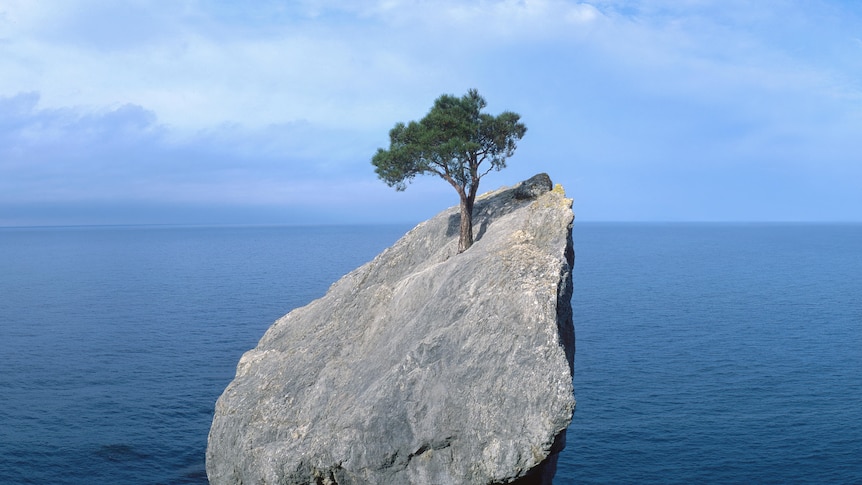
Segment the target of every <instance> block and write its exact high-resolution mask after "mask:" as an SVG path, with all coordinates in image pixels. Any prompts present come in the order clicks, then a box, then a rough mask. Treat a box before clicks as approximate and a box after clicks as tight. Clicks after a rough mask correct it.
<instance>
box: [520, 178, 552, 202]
mask: <svg viewBox="0 0 862 485" xmlns="http://www.w3.org/2000/svg"><path fill="white" fill-rule="evenodd" d="M552 187H553V184H552V183H551V177H549V176H548V174H546V173H540V174H537V175H533V176H532V177H530V178H529V179H527V180H524V181H523V182H521V183H520V184H518V185H516V186H515V198H516V199H535V198H536V197H538V196H540V195H542V194H544V193H545V192H547V191H549V190H551V188H552Z"/></svg>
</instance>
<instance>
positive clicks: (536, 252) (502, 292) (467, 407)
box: [207, 174, 575, 485]
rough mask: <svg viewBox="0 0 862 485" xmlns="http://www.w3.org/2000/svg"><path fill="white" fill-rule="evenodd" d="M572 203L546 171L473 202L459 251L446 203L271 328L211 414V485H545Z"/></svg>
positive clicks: (560, 357) (568, 398)
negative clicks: (468, 240) (468, 239)
mask: <svg viewBox="0 0 862 485" xmlns="http://www.w3.org/2000/svg"><path fill="white" fill-rule="evenodd" d="M571 203H572V201H571V199H567V198H566V197H565V194H564V193H563V191H562V188H560V187H559V186H557V188H554V189H551V181H550V179H549V178H548V177H547V175H544V174H542V175H538V176H536V177H533V178H532V179H530V180H529V181H526V182H523V183H521V184H520V185H518V186H516V187H514V188H503V189H500V190H497V191H494V192H490V193H487V194H484V195H482V196H480V197H479V198H478V199H477V201H476V205H475V208H474V209H475V210H474V214H475V217H474V227H475V228H476V242H475V244H474V245H473V246H472V247H471V248H470V249H469V250H467V251H466V252H464V253H461V254H457V244H458V227H459V225H458V223H459V215H458V208H457V207H453V208H451V209H449V210H446V211H444V212H442V213H441V214H439V215H438V216H436V217H434V218H433V219H431V220H428V221H426V222H424V223H422V224H419V225H418V226H417V227H416V228H414V229H413V230H411V231H410V232H409V233H407V234H406V235H405V236H404V237H403V238H401V239H400V240H399V241H398V242H396V243H395V244H394V245H393V246H392V247H390V248H389V249H387V250H385V251H384V252H383V253H381V254H380V255H379V256H377V257H376V258H375V259H374V260H373V261H371V262H369V263H367V264H365V265H363V266H362V267H360V268H358V269H356V270H355V271H353V272H351V273H349V274H348V275H346V276H344V277H343V278H342V279H341V280H339V281H338V282H336V283H335V284H333V285H332V287H331V288H330V289H329V291H328V292H327V294H326V295H325V296H324V297H323V298H320V299H318V300H316V301H313V302H311V303H310V304H308V305H307V306H305V307H302V308H298V309H296V310H293V311H292V312H290V313H289V314H287V315H286V316H284V317H282V318H281V319H279V320H278V321H276V322H275V324H274V325H273V326H272V327H271V328H270V329H269V330H268V331H267V332H266V334H265V335H264V336H263V338H262V339H261V340H260V343H259V344H258V346H257V347H256V348H255V349H253V350H250V351H248V352H246V354H245V355H243V357H242V359H240V361H239V365H238V366H237V373H236V378H235V379H234V380H233V382H231V383H230V385H229V386H228V387H227V389H226V390H225V391H224V393H223V394H222V396H221V397H220V398H219V400H218V403H217V404H216V412H215V417H214V419H213V424H212V429H211V430H210V434H209V445H208V448H207V474H208V476H209V479H210V482H211V483H213V484H237V483H247V484H252V483H253V484H258V483H267V484H275V483H285V484H287V483H317V484H326V483H331V484H336V483H337V484H398V485H401V484H450V483H452V484H456V483H458V484H460V483H470V484H489V483H510V482H512V481H514V480H516V479H520V480H529V481H531V482H537V483H541V482H548V481H547V474H545V478H541V477H539V476H538V475H537V474H536V473H535V470H536V469H539V468H537V467H538V466H539V465H540V464H544V465H542V466H547V464H548V463H549V460H548V458H549V456H551V455H553V454H554V453H555V452H556V451H558V450H559V448H560V446H561V439H560V437H562V436H564V430H565V429H566V427H567V426H568V425H569V422H570V421H571V417H572V412H573V410H574V406H575V401H574V397H573V389H572V362H573V358H574V330H573V327H572V314H571V304H570V301H571V291H572V287H571V270H572V265H573V261H574V254H573V251H572V242H571V227H572V226H571V225H572V219H573V214H572V210H571ZM550 462H551V465H553V457H552V459H551V460H550ZM551 467H552V466H551ZM525 476H529V478H527V479H524V478H523V477H525ZM548 483H549V482H548Z"/></svg>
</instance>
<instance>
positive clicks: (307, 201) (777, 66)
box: [0, 0, 862, 226]
mask: <svg viewBox="0 0 862 485" xmlns="http://www.w3.org/2000/svg"><path fill="white" fill-rule="evenodd" d="M0 73H2V75H0V225H5V226H10V225H54V224H64V225H65V224H123V223H168V224H190V223H191V224H194V223H198V224H216V223H226V224H244V223H245V224H259V223H288V224H290V223H295V224H306V223H371V222H411V223H412V222H418V221H420V220H423V219H425V218H427V217H430V216H431V215H433V214H435V213H437V212H439V211H440V210H442V209H443V208H445V207H448V206H451V205H454V204H456V203H457V196H456V194H455V192H454V191H453V190H452V188H451V187H449V186H448V185H447V184H446V183H445V182H443V181H442V180H439V179H435V178H424V179H417V180H416V182H415V183H414V184H412V185H410V186H409V187H408V188H407V191H406V192H401V193H398V192H395V191H394V190H393V189H391V188H389V187H387V186H386V185H385V184H384V183H383V182H381V181H379V180H377V179H376V177H375V174H374V171H373V167H372V166H371V164H370V159H371V156H372V155H373V154H374V152H375V150H376V149H377V148H378V147H385V146H386V145H387V143H388V131H389V129H390V128H391V127H392V126H393V125H394V124H395V123H396V122H398V121H409V120H414V119H419V118H421V117H422V116H424V114H425V113H426V112H427V111H428V109H429V108H430V106H431V104H432V103H433V100H434V99H435V98H436V97H437V96H439V95H440V94H444V93H448V94H455V95H462V94H464V93H466V92H467V90H468V89H470V88H477V89H478V90H479V91H480V93H481V94H482V95H484V96H485V98H486V99H487V101H488V108H487V110H488V112H490V113H492V114H497V113H499V112H501V111H504V110H512V111H515V112H518V113H520V114H521V116H522V120H523V121H524V122H525V124H526V125H527V127H528V132H527V135H526V136H525V137H524V139H523V140H522V141H521V143H520V145H519V148H518V151H517V153H516V154H515V156H514V157H513V158H512V159H511V160H510V162H509V167H508V168H507V169H505V170H504V171H502V172H494V173H491V174H489V175H488V176H486V177H485V178H484V179H483V182H482V184H483V185H482V187H481V189H480V192H482V191H485V190H491V189H495V188H497V187H499V186H501V185H511V184H513V183H515V182H518V181H520V180H523V179H525V178H527V177H529V176H531V175H533V174H535V173H537V172H548V173H549V174H550V175H551V178H552V179H553V180H554V181H555V182H558V183H561V184H563V186H564V187H565V188H566V191H567V193H568V194H569V196H570V197H572V198H573V199H574V210H575V213H576V215H577V218H578V220H580V221H862V2H855V1H846V2H842V1H836V0H832V1H826V0H796V1H794V0H787V1H783V0H769V1H762V2H761V1H757V2H753V1H750V0H742V1H739V0H721V1H710V0H649V1H646V0H644V1H638V0H633V1H617V0H595V1H590V2H576V1H565V0H520V1H514V0H512V1H490V0H488V1H450V0H439V1H434V2H429V1H419V0H416V1H407V0H354V1H350V2H346V1H334V0H295V1H275V0H271V1H258V2H238V1H237V2H230V1H223V0H219V1H216V0H211V1H206V0H177V1H171V2H163V1H147V0H129V1H123V2H104V1H101V0H53V1H52V0H44V1H39V2H32V1H28V0H3V1H2V2H0Z"/></svg>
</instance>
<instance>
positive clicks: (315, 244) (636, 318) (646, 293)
mask: <svg viewBox="0 0 862 485" xmlns="http://www.w3.org/2000/svg"><path fill="white" fill-rule="evenodd" d="M407 229H409V227H407V226H403V227H400V226H379V227H372V226H354V227H256V228H251V227H243V228H236V227H233V228H158V227H113V228H51V229H0V369H2V372H0V483H3V484H6V483H10V484H16V483H40V484H41V483H52V484H55V483H56V484H62V483H70V484H71V483H74V484H79V483H80V484H85V483H86V484H100V483H104V484H109V483H110V484H114V483H128V484H137V483H140V484H153V483H177V484H182V483H188V484H191V483H206V476H205V473H204V450H205V448H206V435H207V432H208V430H209V424H210V420H211V418H212V412H213V406H214V402H215V400H216V398H217V397H218V395H219V394H220V393H221V391H222V390H223V389H224V387H225V386H226V385H227V383H228V382H229V381H230V379H231V378H232V377H233V373H234V370H235V365H236V362H237V361H238V359H239V357H240V355H241V354H242V352H244V351H245V350H248V349H249V348H251V347H253V346H254V345H255V344H256V343H257V340H258V339H259V338H260V336H261V335H262V334H263V332H264V331H265V330H266V328H267V327H268V326H269V325H270V324H271V323H272V322H273V321H274V320H275V319H276V318H278V317H280V316H281V315H283V314H284V313H286V312H287V311H289V310H290V309H292V308H294V307H296V306H300V305H303V304H305V303H307V302H308V301H310V300H311V299H313V298H316V297H319V296H322V295H323V293H324V292H325V291H326V289H327V288H328V286H329V284H331V283H332V282H334V281H335V280H337V279H338V278H339V277H340V276H341V275H343V274H344V273H346V272H347V271H349V270H351V269H353V268H355V267H356V266H358V265H359V264H362V263H364V262H366V261H368V260H370V259H371V258H372V257H373V256H374V255H375V254H377V253H378V252H379V251H380V250H382V249H383V248H385V247H386V246H388V245H390V244H391V243H392V242H394V241H395V240H396V239H397V238H398V237H400V236H401V235H402V234H403V233H404V232H405V231H406V230H407ZM574 239H575V246H576V252H577V261H576V268H575V276H574V279H575V297H574V299H573V304H574V314H575V325H576V331H577V339H578V349H577V356H576V377H575V386H576V394H577V399H578V409H577V411H576V413H575V419H574V421H573V424H572V426H571V428H570V431H569V439H568V447H567V449H566V450H565V451H564V452H563V454H562V457H561V460H560V467H559V472H558V476H557V480H556V482H555V483H559V484H564V483H645V482H654V483H674V482H676V483H702V482H709V483H718V482H723V483H751V482H759V483H852V482H857V483H860V482H862V350H860V349H862V254H860V253H862V226H860V225H843V226H842V225H635V224H623V225H613V224H581V223H576V225H575V230H574Z"/></svg>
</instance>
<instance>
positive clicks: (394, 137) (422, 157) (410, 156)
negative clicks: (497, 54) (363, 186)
mask: <svg viewBox="0 0 862 485" xmlns="http://www.w3.org/2000/svg"><path fill="white" fill-rule="evenodd" d="M486 105H487V103H486V102H485V98H483V97H482V96H480V95H479V91H477V90H475V89H471V90H470V91H469V92H467V94H466V95H464V96H462V97H460V98H456V97H455V96H451V95H448V94H444V95H443V96H440V97H439V98H437V100H436V101H434V106H433V107H432V108H431V111H429V112H428V114H427V115H425V117H424V118H422V119H421V120H419V121H418V122H416V121H411V122H410V123H408V124H406V125H405V124H404V123H401V122H399V123H397V124H396V125H395V127H394V128H392V130H390V131H389V140H390V144H389V149H388V150H384V149H382V148H378V149H377V153H376V154H375V155H374V157H373V158H372V159H371V163H372V164H374V166H375V167H376V168H375V169H374V171H375V172H377V176H378V177H380V179H381V180H383V181H384V182H386V184H387V185H389V186H390V187H395V190H398V191H401V190H404V189H406V188H407V182H411V181H412V180H413V177H415V176H416V175H425V174H434V175H437V176H438V177H440V178H442V179H443V180H445V181H447V182H449V184H450V185H452V187H454V188H455V191H457V192H458V197H460V199H461V235H460V237H459V239H458V252H459V253H460V252H464V251H466V250H467V249H469V248H470V246H472V245H473V203H474V202H475V200H476V193H477V191H478V190H479V180H480V179H481V178H482V177H484V176H485V175H487V174H488V173H489V172H490V171H491V170H500V169H502V168H505V167H506V159H507V158H509V157H511V156H512V155H514V153H515V148H517V145H516V144H515V142H516V141H517V140H520V139H521V138H523V136H524V133H526V132H527V127H526V126H524V124H523V123H521V122H520V121H519V120H520V119H521V116H520V115H518V114H517V113H513V112H511V111H504V112H503V113H500V114H499V115H498V116H492V115H489V114H487V113H482V109H483V108H484V107H485V106H486ZM485 162H488V163H487V166H485V167H481V168H480V165H482V164H483V163H485Z"/></svg>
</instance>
